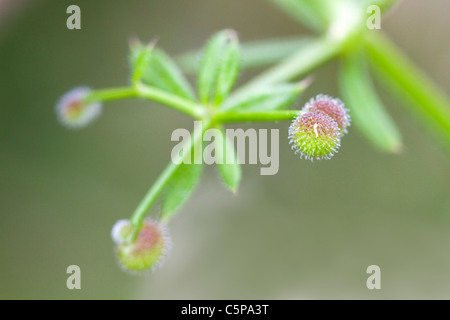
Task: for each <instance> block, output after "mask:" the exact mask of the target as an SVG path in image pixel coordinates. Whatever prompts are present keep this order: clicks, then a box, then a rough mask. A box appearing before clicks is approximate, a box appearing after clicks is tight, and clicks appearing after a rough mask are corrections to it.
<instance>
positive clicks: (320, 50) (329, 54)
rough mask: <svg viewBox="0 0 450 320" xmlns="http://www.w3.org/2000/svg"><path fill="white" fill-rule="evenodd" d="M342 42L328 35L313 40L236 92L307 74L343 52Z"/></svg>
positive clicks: (244, 91) (243, 92)
mask: <svg viewBox="0 0 450 320" xmlns="http://www.w3.org/2000/svg"><path fill="white" fill-rule="evenodd" d="M341 49H342V43H341V42H336V41H333V40H332V39H329V38H327V37H321V38H318V39H316V40H313V41H311V43H310V44H309V45H308V46H304V47H302V48H301V49H300V50H299V51H297V52H296V53H294V54H293V55H292V56H291V57H289V58H287V59H285V60H284V61H282V62H281V63H280V64H278V65H276V66H274V67H272V68H270V69H269V70H267V71H266V72H263V73H262V74H261V75H259V76H257V77H255V78H254V79H253V80H252V81H250V82H248V83H247V84H246V85H244V86H242V87H241V88H240V89H239V90H238V91H236V93H235V94H245V93H246V92H248V91H249V90H252V89H254V88H255V87H259V86H263V85H269V84H274V83H279V82H284V81H288V80H292V79H294V78H298V77H300V76H303V75H305V74H306V73H307V72H309V71H311V70H313V69H314V68H316V67H318V66H320V65H321V64H323V63H325V62H326V61H328V60H330V59H331V58H333V57H335V56H336V55H338V54H339V53H340V52H341Z"/></svg>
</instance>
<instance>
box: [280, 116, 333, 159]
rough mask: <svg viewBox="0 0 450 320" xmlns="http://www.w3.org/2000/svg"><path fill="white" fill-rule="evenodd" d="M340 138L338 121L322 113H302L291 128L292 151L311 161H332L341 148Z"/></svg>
mask: <svg viewBox="0 0 450 320" xmlns="http://www.w3.org/2000/svg"><path fill="white" fill-rule="evenodd" d="M340 137H341V135H340V130H339V126H338V124H337V123H336V121H335V120H334V119H333V118H331V117H330V116H328V115H327V114H325V113H323V112H320V111H317V112H300V114H299V115H298V116H297V118H295V119H294V120H293V121H292V124H291V126H290V127H289V139H290V144H292V149H293V150H295V153H296V154H297V153H299V154H300V158H305V159H308V160H311V161H313V160H314V159H316V160H321V159H330V158H331V157H332V156H333V155H334V154H335V153H336V152H337V150H338V149H339V147H340Z"/></svg>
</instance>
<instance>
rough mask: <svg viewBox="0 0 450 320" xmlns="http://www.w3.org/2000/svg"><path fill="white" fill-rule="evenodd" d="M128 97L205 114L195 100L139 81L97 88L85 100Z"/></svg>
mask: <svg viewBox="0 0 450 320" xmlns="http://www.w3.org/2000/svg"><path fill="white" fill-rule="evenodd" d="M126 98H144V99H148V100H152V101H156V102H159V103H161V104H163V105H166V106H168V107H171V108H173V109H175V110H178V111H181V112H183V113H186V114H188V115H190V116H191V117H193V118H195V119H202V118H203V117H204V114H205V113H204V111H203V108H202V107H201V106H200V105H198V104H196V103H194V102H191V101H189V100H186V99H183V98H180V97H178V96H176V95H174V94H171V93H169V92H166V91H163V90H160V89H156V88H153V87H149V86H147V85H145V84H142V83H138V84H137V85H136V86H135V87H120V88H111V89H102V90H96V91H93V92H91V93H90V94H89V95H88V96H87V97H86V98H85V100H84V101H85V102H86V103H89V102H94V101H111V100H119V99H126Z"/></svg>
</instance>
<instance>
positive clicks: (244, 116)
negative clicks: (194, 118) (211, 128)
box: [214, 110, 300, 123]
mask: <svg viewBox="0 0 450 320" xmlns="http://www.w3.org/2000/svg"><path fill="white" fill-rule="evenodd" d="M299 112H300V110H279V111H254V112H245V111H243V112H239V111H226V112H221V113H217V114H216V115H215V116H214V121H216V122H218V123H226V122H245V121H283V120H292V119H293V118H295V117H296V116H298V114H299Z"/></svg>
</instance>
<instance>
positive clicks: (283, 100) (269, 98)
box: [220, 82, 307, 111]
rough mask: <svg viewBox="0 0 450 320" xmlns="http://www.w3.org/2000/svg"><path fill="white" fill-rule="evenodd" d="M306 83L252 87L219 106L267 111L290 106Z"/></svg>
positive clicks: (239, 109)
mask: <svg viewBox="0 0 450 320" xmlns="http://www.w3.org/2000/svg"><path fill="white" fill-rule="evenodd" d="M306 86H307V83H305V82H301V83H297V84H277V85H273V86H262V87H259V88H255V89H253V90H252V91H251V92H248V93H246V94H245V95H243V94H240V95H235V96H233V97H230V99H228V100H227V101H225V102H224V104H223V105H222V106H221V107H220V108H221V109H222V110H234V111H269V110H282V109H286V108H288V107H290V106H291V105H292V104H293V103H294V102H295V101H296V100H297V99H298V97H299V96H300V94H301V93H302V92H303V91H304V90H305V88H306Z"/></svg>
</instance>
